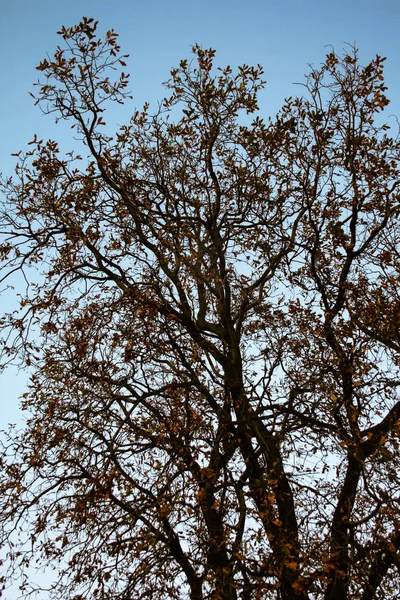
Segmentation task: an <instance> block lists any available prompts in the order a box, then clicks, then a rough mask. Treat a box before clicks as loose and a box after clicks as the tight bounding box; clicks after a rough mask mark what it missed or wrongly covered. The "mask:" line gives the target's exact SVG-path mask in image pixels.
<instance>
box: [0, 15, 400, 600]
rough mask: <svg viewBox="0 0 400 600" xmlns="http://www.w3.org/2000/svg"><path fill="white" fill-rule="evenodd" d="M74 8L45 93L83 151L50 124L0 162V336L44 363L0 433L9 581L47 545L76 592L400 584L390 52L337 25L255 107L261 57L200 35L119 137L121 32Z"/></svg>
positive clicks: (308, 591)
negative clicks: (6, 289) (201, 40)
mask: <svg viewBox="0 0 400 600" xmlns="http://www.w3.org/2000/svg"><path fill="white" fill-rule="evenodd" d="M59 33H60V35H61V38H62V40H63V41H62V45H61V46H60V47H58V48H57V50H56V53H55V55H54V58H50V57H48V58H47V59H45V60H43V62H41V64H40V65H39V67H38V69H39V71H40V72H41V77H42V80H41V82H40V83H39V84H38V86H39V87H38V88H37V90H38V91H37V94H36V102H37V103H38V104H39V105H40V107H41V108H42V110H43V111H44V112H46V113H52V114H54V116H55V118H56V119H58V120H59V119H61V120H65V121H68V122H69V123H70V124H71V126H72V127H73V128H74V130H73V135H74V137H75V141H74V142H73V143H74V147H76V145H77V143H79V144H80V146H81V155H79V154H75V153H74V152H71V153H70V154H66V155H65V154H63V153H62V152H61V151H60V149H59V147H58V144H57V142H56V141H52V140H50V141H47V142H44V141H42V140H40V138H39V137H35V139H34V140H33V141H32V142H31V146H30V149H29V151H28V152H25V153H22V152H21V153H19V154H18V160H17V167H16V173H15V175H14V176H13V177H12V178H9V179H5V180H3V183H2V198H3V200H2V202H3V204H2V209H1V217H0V233H1V240H0V242H1V244H0V256H1V260H2V269H3V270H2V275H3V281H4V280H5V281H7V278H11V279H9V281H12V278H13V277H14V278H15V274H16V273H17V281H22V280H23V285H21V286H20V290H19V291H20V292H21V296H20V305H19V307H16V310H14V311H13V312H11V313H10V314H8V315H5V316H4V318H3V319H2V321H1V328H2V331H3V333H4V336H3V359H4V363H7V362H8V361H10V360H15V359H16V358H18V360H19V361H21V363H22V365H26V366H27V367H29V368H30V372H31V378H30V384H29V389H28V391H27V393H26V394H25V395H24V397H23V400H22V402H23V408H24V410H25V411H27V414H28V418H27V422H26V424H25V426H24V427H23V428H22V430H21V431H19V430H18V429H15V428H13V429H11V430H10V431H9V432H8V433H7V437H4V441H3V451H2V458H1V461H2V462H1V466H2V469H1V470H2V475H1V484H0V492H1V496H0V531H1V537H0V539H1V541H2V544H3V555H7V561H6V562H7V565H8V566H7V570H4V573H5V583H4V585H5V586H7V585H8V581H10V579H9V578H12V577H13V574H14V576H16V575H15V574H18V573H19V570H20V569H21V570H22V571H24V570H25V569H26V568H27V567H28V565H30V564H33V565H34V564H39V565H40V566H42V565H50V566H51V568H52V569H53V572H54V573H56V576H55V581H54V585H53V587H52V589H51V590H50V591H49V597H51V598H58V599H60V598H64V599H68V600H70V599H75V600H83V599H85V600H89V599H96V598H97V599H101V600H106V599H107V600H112V599H115V600H116V599H118V600H139V599H145V598H152V599H154V600H157V599H159V600H166V599H171V600H172V599H176V600H183V599H185V598H187V599H190V600H206V599H210V600H211V599H212V600H240V599H242V600H261V599H266V600H272V599H281V600H322V599H324V600H350V599H353V600H356V599H357V600H372V599H373V598H376V599H382V600H383V599H385V600H390V599H393V600H394V599H395V598H398V592H399V589H400V577H399V564H400V562H399V561H400V517H399V500H400V460H399V433H400V420H399V419H400V401H399V395H398V388H399V385H400V372H399V371H400V296H399V280H400V256H399V243H400V223H399V210H400V202H399V200H400V193H399V185H400V179H399V158H400V142H399V139H398V137H397V132H396V133H395V134H393V129H392V128H389V126H388V125H387V124H386V123H385V122H384V120H383V118H382V110H383V109H384V108H385V107H386V106H387V104H388V99H387V97H386V95H385V92H386V87H385V85H384V79H383V63H384V58H382V57H379V56H377V57H376V58H375V59H373V60H372V61H371V62H370V63H369V64H367V65H366V66H362V65H361V64H360V63H359V60H358V55H357V51H356V49H354V48H349V49H348V51H345V52H344V53H343V54H342V55H338V54H336V53H335V52H334V51H333V50H332V51H331V52H329V53H328V55H327V56H326V60H325V62H324V63H323V64H322V65H320V66H319V67H318V68H310V71H309V73H308V75H307V76H306V78H305V80H304V85H303V86H302V87H301V88H299V89H300V92H301V94H300V95H299V96H297V97H292V98H288V99H287V100H285V103H284V105H283V107H282V109H281V111H280V112H279V114H278V115H277V116H276V117H275V118H269V119H263V118H262V117H261V116H260V115H259V112H258V105H257V95H258V93H259V91H260V90H261V89H262V88H263V86H264V81H263V79H262V78H263V71H262V68H261V67H260V66H257V67H251V66H247V65H244V66H242V67H239V68H238V69H237V70H236V71H235V70H232V69H231V68H230V67H229V66H228V67H226V68H223V69H216V68H215V67H214V66H213V63H214V57H215V52H214V51H213V50H207V49H203V48H201V47H200V46H195V47H194V48H193V59H192V60H191V61H186V60H183V61H181V63H180V65H179V67H178V68H176V69H173V70H172V71H171V77H170V79H169V81H168V82H167V83H166V87H167V89H168V92H167V93H168V96H167V98H166V99H164V100H162V101H161V102H160V104H159V107H158V109H157V110H156V112H155V113H152V112H151V111H150V108H149V106H148V105H146V106H144V108H143V110H136V111H135V112H134V114H133V116H132V118H131V120H130V121H129V123H128V124H127V125H124V126H122V127H120V129H119V130H118V131H117V132H116V133H115V135H113V136H111V135H110V134H109V133H107V131H108V129H107V126H105V125H106V107H107V105H108V104H109V103H111V102H117V103H122V102H124V101H126V100H128V99H129V92H128V91H127V90H128V75H127V74H126V73H125V72H124V71H122V69H124V68H125V67H126V64H125V61H126V56H125V55H122V54H121V50H120V48H119V46H118V42H117V34H116V33H115V32H114V31H108V32H107V33H106V35H105V37H104V39H103V40H102V39H99V38H98V36H97V23H96V22H95V21H93V20H92V19H87V18H85V19H83V21H82V22H81V23H79V24H78V25H77V26H75V27H72V28H65V27H63V28H62V29H61V31H60V32H59ZM245 114H247V115H253V117H250V118H249V117H244V115H245ZM76 140H77V141H78V142H77V141H76ZM18 273H19V274H20V275H18ZM37 561H38V562H37ZM4 569H6V567H4ZM20 577H21V576H20ZM20 583H21V586H22V592H23V593H24V594H26V595H28V593H29V591H30V587H29V582H28V581H27V580H25V579H23V578H22V579H20ZM4 593H5V594H6V593H7V592H4ZM41 597H43V596H41Z"/></svg>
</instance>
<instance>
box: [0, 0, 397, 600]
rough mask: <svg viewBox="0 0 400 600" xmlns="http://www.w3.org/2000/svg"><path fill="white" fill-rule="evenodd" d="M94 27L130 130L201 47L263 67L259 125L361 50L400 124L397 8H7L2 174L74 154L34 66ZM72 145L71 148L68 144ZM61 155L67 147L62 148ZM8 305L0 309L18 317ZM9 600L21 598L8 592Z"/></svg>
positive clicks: (153, 4) (312, 1) (207, 4)
mask: <svg viewBox="0 0 400 600" xmlns="http://www.w3.org/2000/svg"><path fill="white" fill-rule="evenodd" d="M83 15H85V16H89V17H94V18H95V19H97V20H99V22H100V30H101V31H105V30H107V29H111V28H113V29H115V30H116V31H117V32H118V33H119V34H120V43H121V45H122V49H123V50H124V52H126V53H129V54H130V58H129V60H128V65H129V67H128V71H129V72H130V73H131V85H130V89H131V91H132V93H133V96H134V100H133V102H132V103H131V104H129V105H128V106H126V107H124V108H122V109H121V111H120V113H118V114H117V115H116V117H115V118H116V121H117V122H119V123H120V124H122V123H123V122H125V121H127V120H128V118H129V115H130V114H131V113H132V112H133V110H134V107H140V106H141V105H142V104H143V103H144V102H145V101H147V100H149V101H150V102H152V103H155V102H156V101H157V100H158V99H160V98H161V97H162V94H163V90H162V86H161V82H162V81H164V80H166V79H167V78H168V75H169V70H170V68H172V67H174V66H176V65H177V64H178V62H179V60H180V59H181V58H185V57H188V56H189V55H190V48H191V46H192V45H193V44H194V43H196V42H197V43H199V44H201V45H202V46H203V47H213V48H215V49H216V50H217V63H218V64H219V65H221V66H225V65H226V64H230V65H231V66H232V67H235V66H236V65H238V64H243V63H247V64H256V63H260V64H262V65H263V66H264V69H265V78H266V79H267V86H266V89H265V91H264V93H263V95H262V98H261V111H262V115H264V116H268V115H274V114H275V113H276V112H277V110H278V109H279V107H280V104H281V103H282V100H283V98H284V97H285V96H289V95H294V94H296V93H299V91H300V90H299V88H296V87H295V86H294V85H293V84H294V82H301V81H302V79H303V74H304V73H305V72H306V71H307V70H308V65H309V64H310V63H312V64H314V65H318V64H319V63H320V62H322V61H323V59H324V56H325V54H326V52H328V51H329V48H328V47H327V46H329V45H331V46H333V47H334V48H335V50H336V51H339V52H340V51H341V50H342V49H343V48H344V46H345V43H346V42H347V43H350V44H356V45H357V46H358V47H359V49H360V57H361V60H362V61H364V62H367V61H368V60H369V59H371V58H372V57H374V56H375V54H381V55H384V56H387V57H388V60H387V67H386V76H387V85H388V87H389V92H388V95H389V98H391V100H392V103H391V105H390V110H389V113H393V114H397V115H398V116H400V74H399V73H400V70H399V59H400V35H399V31H400V1H399V0H329V1H328V0H247V1H246V2H242V1H239V0H231V1H228V0H197V1H192V0H132V1H129V0H112V1H111V0H68V1H66V2H61V1H58V0H51V1H50V0H36V1H35V0H19V1H18V2H17V1H16V0H2V2H1V16H0V57H1V78H2V86H1V88H2V91H1V95H0V124H1V133H2V135H1V139H0V172H2V173H3V175H10V174H11V173H12V170H13V165H14V158H11V157H10V153H11V152H16V151H18V150H20V149H24V148H25V147H26V144H27V142H29V141H30V140H31V139H32V137H33V134H34V133H37V134H38V135H39V136H40V137H44V138H47V137H52V138H55V139H60V137H61V138H62V141H63V142H64V143H65V145H66V147H68V139H67V138H68V135H69V130H68V129H66V128H62V127H60V126H56V125H55V124H54V122H53V120H52V118H51V117H46V116H43V115H42V114H41V112H40V110H38V108H37V107H34V106H33V101H32V99H31V97H30V96H29V91H32V83H33V82H34V81H35V80H36V79H37V72H36V71H35V67H36V65H37V64H38V63H39V61H40V60H42V58H44V56H45V55H46V52H47V53H49V54H52V53H53V51H54V49H55V47H56V45H57V43H58V36H57V34H56V31H57V30H58V29H59V28H60V27H61V25H66V26H70V25H73V24H75V23H77V22H78V21H79V20H80V19H81V18H82V16H83ZM64 138H65V139H64ZM63 146H64V144H63ZM9 298H10V297H9V296H4V297H3V298H2V299H0V312H2V309H5V310H12V308H13V307H12V306H11V305H10V300H9ZM0 385H1V386H2V392H3V393H2V398H1V408H0V428H3V427H6V426H7V423H9V422H11V421H18V419H19V418H20V416H19V413H18V396H19V394H21V393H22V392H23V390H24V386H25V385H26V377H25V376H24V374H21V373H19V374H18V373H16V372H15V371H10V372H8V373H6V374H5V375H3V376H2V379H1V380H0ZM8 594H9V595H8V598H9V600H14V598H16V597H17V591H16V589H15V590H9V592H8Z"/></svg>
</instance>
